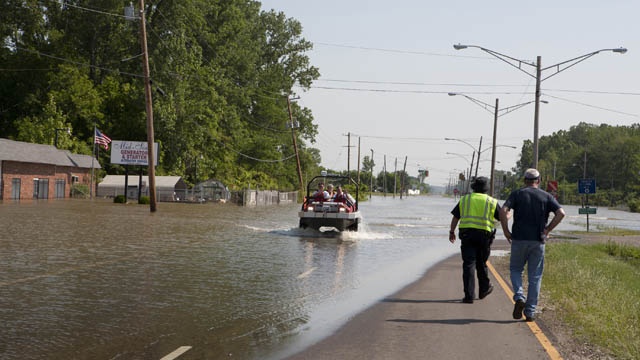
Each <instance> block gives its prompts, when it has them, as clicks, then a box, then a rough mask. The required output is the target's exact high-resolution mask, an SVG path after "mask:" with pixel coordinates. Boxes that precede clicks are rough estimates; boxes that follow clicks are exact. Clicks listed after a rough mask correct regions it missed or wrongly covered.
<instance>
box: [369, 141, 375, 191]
mask: <svg viewBox="0 0 640 360" xmlns="http://www.w3.org/2000/svg"><path fill="white" fill-rule="evenodd" d="M373 164H374V162H373V149H371V187H369V200H371V192H372V191H373Z"/></svg>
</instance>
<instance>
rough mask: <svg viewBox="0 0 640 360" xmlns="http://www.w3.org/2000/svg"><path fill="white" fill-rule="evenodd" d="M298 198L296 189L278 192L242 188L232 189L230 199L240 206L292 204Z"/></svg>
mask: <svg viewBox="0 0 640 360" xmlns="http://www.w3.org/2000/svg"><path fill="white" fill-rule="evenodd" d="M297 199H298V192H297V191H290V192H280V191H275V190H251V189H247V190H243V191H232V192H231V199H230V200H229V201H231V202H232V203H234V204H238V205H242V206H264V205H282V204H292V203H295V202H296V201H297Z"/></svg>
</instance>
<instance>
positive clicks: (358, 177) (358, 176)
mask: <svg viewBox="0 0 640 360" xmlns="http://www.w3.org/2000/svg"><path fill="white" fill-rule="evenodd" d="M356 178H357V179H358V187H360V136H358V175H357V176H356Z"/></svg>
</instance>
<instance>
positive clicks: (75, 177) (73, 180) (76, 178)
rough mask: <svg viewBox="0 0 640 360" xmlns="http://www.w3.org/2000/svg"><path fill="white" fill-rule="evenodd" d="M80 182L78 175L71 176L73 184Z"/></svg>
mask: <svg viewBox="0 0 640 360" xmlns="http://www.w3.org/2000/svg"><path fill="white" fill-rule="evenodd" d="M79 181H80V179H79V178H78V176H77V175H71V184H76V183H78V182H79Z"/></svg>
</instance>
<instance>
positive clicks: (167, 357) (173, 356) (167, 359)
mask: <svg viewBox="0 0 640 360" xmlns="http://www.w3.org/2000/svg"><path fill="white" fill-rule="evenodd" d="M189 350H191V346H180V347H179V348H177V349H175V350H174V351H173V352H172V353H171V354H169V355H165V356H164V357H163V358H162V359H160V360H173V359H177V358H178V357H179V356H180V355H182V354H184V353H186V352H187V351H189Z"/></svg>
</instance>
